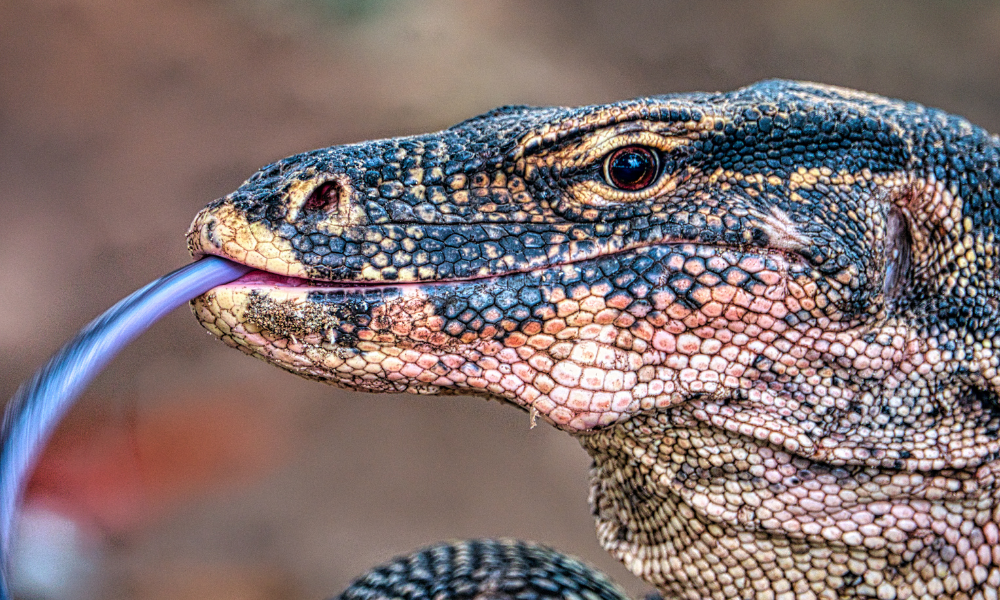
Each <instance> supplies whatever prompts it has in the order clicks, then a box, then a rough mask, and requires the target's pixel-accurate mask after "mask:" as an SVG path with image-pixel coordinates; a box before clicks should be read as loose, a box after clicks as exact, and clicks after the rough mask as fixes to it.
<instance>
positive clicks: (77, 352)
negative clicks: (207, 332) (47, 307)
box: [0, 256, 251, 600]
mask: <svg viewBox="0 0 1000 600" xmlns="http://www.w3.org/2000/svg"><path fill="white" fill-rule="evenodd" d="M250 270H251V268H250V267H247V266H245V265H240V264H236V263H233V262H230V261H228V260H225V259H222V258H218V257H215V256H209V257H206V258H203V259H201V260H199V261H196V262H194V263H191V264H190V265H187V266H186V267H182V268H180V269H177V270H176V271H174V272H173V273H170V274H169V275H165V276H163V277H161V278H159V279H157V280H156V281H154V282H152V283H150V284H149V285H147V286H146V287H144V288H142V289H140V290H138V291H137V292H134V293H133V294H132V295H130V296H128V297H127V298H125V299H124V300H122V301H121V302H119V303H118V304H115V305H114V306H112V307H111V308H110V309H108V310H107V312H105V313H104V314H103V315H101V316H100V317H98V318H96V319H94V320H93V321H92V322H91V323H90V324H89V325H87V326H86V327H84V328H83V329H82V330H80V333H78V334H76V337H74V338H73V339H72V340H70V341H69V343H67V344H66V345H65V346H63V347H62V348H61V349H60V350H59V351H58V352H56V353H55V355H53V356H52V358H50V359H49V361H48V362H47V363H45V366H44V367H42V368H41V369H39V370H38V371H37V372H36V373H35V375H34V376H33V377H32V378H31V379H29V380H28V381H25V382H24V383H23V384H22V385H21V387H20V388H19V389H18V390H17V393H16V394H14V397H13V398H11V401H10V403H9V404H8V405H7V410H6V412H5V414H4V418H3V425H2V426H0V600H8V599H9V598H10V592H9V588H8V585H7V568H8V565H9V563H10V542H11V537H12V536H13V528H14V521H15V517H16V516H17V509H18V505H19V503H20V500H21V494H22V493H23V491H24V486H25V484H26V483H27V479H28V476H29V475H30V474H31V470H32V467H33V466H34V464H35V461H36V460H37V459H38V456H39V455H40V454H41V451H42V448H43V447H44V446H45V443H46V441H48V439H49V436H50V435H51V434H52V431H53V429H55V426H56V424H57V423H58V422H59V419H61V418H62V416H63V415H64V414H65V413H66V411H67V410H68V409H69V407H70V406H71V405H72V404H73V402H74V401H76V399H77V398H78V397H79V396H80V394H81V393H82V392H83V390H84V389H86V387H87V385H88V384H89V383H90V382H91V380H93V379H94V377H96V376H97V374H98V373H100V372H101V370H102V369H103V368H104V367H105V365H107V364H108V362H110V361H111V359H112V358H113V357H114V356H115V355H116V354H118V351H119V350H121V349H122V348H124V347H125V346H127V345H128V344H129V342H131V341H132V340H134V339H135V338H136V337H138V336H139V334H140V333H142V332H143V331H145V330H146V329H148V328H149V327H151V326H152V325H153V323H156V322H157V321H159V320H160V319H161V318H163V316H164V315H166V314H167V313H169V312H170V311H172V310H174V309H175V308H177V307H178V306H180V305H182V304H184V303H185V302H187V301H189V300H191V299H192V298H195V297H197V296H200V295H201V294H204V293H205V292H207V291H208V290H210V289H212V288H214V287H216V286H218V285H222V284H225V283H229V282H230V281H233V280H234V279H237V278H238V277H240V276H241V275H243V274H244V273H246V272H247V271H250Z"/></svg>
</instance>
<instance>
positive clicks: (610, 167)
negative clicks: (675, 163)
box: [604, 146, 660, 192]
mask: <svg viewBox="0 0 1000 600" xmlns="http://www.w3.org/2000/svg"><path fill="white" fill-rule="evenodd" d="M659 170H660V159H659V157H658V156H657V154H656V152H654V151H653V150H651V149H649V148H647V147H645V146H625V147H623V148H618V149H617V150H615V151H614V152H612V153H611V154H609V155H608V157H607V158H606V159H604V179H605V181H607V182H608V183H609V184H611V185H612V186H614V187H616V188H618V189H620V190H626V191H629V192H635V191H638V190H641V189H643V188H644V187H647V186H649V184H651V183H653V181H654V180H655V179H656V175H657V174H658V172H659Z"/></svg>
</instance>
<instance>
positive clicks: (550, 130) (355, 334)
mask: <svg viewBox="0 0 1000 600" xmlns="http://www.w3.org/2000/svg"><path fill="white" fill-rule="evenodd" d="M997 181H1000V168H998V151H997V141H996V139H995V138H992V137H990V136H989V135H987V134H986V133H984V132H983V131H982V130H980V129H978V128H975V127H973V126H972V125H970V124H969V123H968V122H966V121H964V120H962V119H960V118H957V117H954V116H950V115H947V114H945V113H942V112H940V111H935V110H932V109H926V108H924V107H921V106H918V105H914V104H907V103H903V102H898V101H893V100H889V99H885V98H881V97H878V96H872V95H867V94H862V93H859V92H853V91H850V90H845V89H840V88H832V87H828V86H821V85H815V84H802V83H794V82H784V81H771V82H763V83H760V84H757V85H754V86H750V87H747V88H744V89H741V90H738V91H735V92H732V93H726V94H702V93H697V94H681V95H672V96H660V97H653V98H644V99H638V100H633V101H626V102H620V103H616V104H609V105H601V106H591V107H583V108H528V107H506V108H501V109H497V110H495V111H491V112H489V113H486V114H484V115H482V116H480V117H476V118H474V119H471V120H468V121H465V122H463V123H460V124H458V125H456V126H455V127H452V128H450V129H447V130H444V131H441V132H438V133H434V134H428V135H419V136H413V137H407V138H397V139H390V140H380V141H372V142H366V143H361V144H354V145H347V146H337V147H331V148H326V149H322V150H317V151H314V152H308V153H305V154H300V155H297V156H293V157H290V158H287V159H284V160H282V161H279V162H277V163H274V164H272V165H270V166H267V167H265V168H263V169H262V170H260V171H259V172H258V173H256V174H255V175H253V176H252V177H251V178H250V179H249V180H248V181H247V182H246V183H244V184H243V185H242V186H241V187H240V188H239V189H238V190H236V191H235V192H233V193H232V194H230V195H228V196H226V197H225V198H222V199H220V200H218V201H216V202H214V203H212V204H211V205H209V206H208V207H207V208H205V209H204V210H203V211H202V212H200V213H199V214H198V216H197V217H196V218H195V221H194V223H193V225H192V227H191V230H190V231H189V234H188V243H189V246H190V249H191V251H192V253H193V254H194V255H196V256H198V255H202V254H215V255H219V256H223V257H226V258H229V259H232V260H235V261H237V262H241V263H245V264H248V265H250V266H253V267H254V268H256V269H257V270H256V271H253V272H251V273H250V274H248V275H246V276H244V277H243V278H241V279H239V280H237V281H236V282H234V283H231V284H228V285H225V286H221V287H218V288H215V289H214V290H212V291H211V292H209V293H208V294H206V295H204V296H202V297H200V298H198V299H197V300H196V301H195V303H194V307H195V312H196V315H197V316H198V318H199V320H201V322H202V323H203V324H204V325H205V326H206V327H207V328H208V329H209V330H210V331H212V332H213V333H214V334H216V335H217V336H219V337H220V338H222V339H223V341H225V342H226V343H227V344H230V345H232V346H234V347H237V348H239V349H240V350H242V351H244V352H246V353H248V354H251V355H254V356H257V357H259V358H262V359H264V360H266V361H268V362H271V363H273V364H276V365H278V366H280V367H282V368H285V369H288V370H290V371H293V372H295V373H297V374H299V375H302V376H305V377H309V378H314V379H319V380H323V381H327V382H329V383H332V384H335V385H338V386H342V387H347V388H353V389H359V390H365V391H385V392H414V393H422V394H443V393H463V394H481V395H487V396H489V397H491V398H497V399H501V400H503V401H506V402H509V403H511V404H514V405H517V406H519V407H521V408H524V409H525V410H530V411H531V412H532V414H533V415H535V414H537V415H539V416H541V417H542V418H543V419H545V420H547V421H549V422H551V423H552V424H554V425H556V426H557V427H560V428H562V429H564V430H567V431H569V432H570V433H573V434H575V435H578V436H579V437H580V439H581V442H582V443H583V445H584V446H585V447H586V448H587V449H588V451H590V452H591V454H592V455H593V456H594V458H595V467H594V473H593V478H594V487H593V490H594V495H593V498H592V502H593V504H594V507H595V514H596V515H597V518H598V523H599V532H600V535H601V538H602V541H603V542H604V543H605V545H606V546H607V547H608V548H609V549H611V550H612V551H613V552H614V553H616V554H618V555H619V556H620V557H621V558H622V559H623V560H624V561H625V562H626V564H627V565H628V566H630V567H631V568H632V569H633V570H634V571H636V572H637V573H640V574H642V575H643V576H645V577H646V578H648V579H649V580H651V581H653V582H654V583H657V584H658V585H660V586H661V589H664V590H667V591H673V592H677V593H680V591H681V590H685V589H687V590H690V589H696V590H699V592H698V593H702V594H704V595H708V594H710V593H719V594H722V593H728V592H726V591H725V590H726V589H727V588H726V586H727V585H728V586H730V587H732V586H733V585H734V584H733V581H734V578H733V576H732V573H734V572H735V571H739V570H741V569H742V571H743V572H744V573H746V572H747V571H750V570H752V569H750V568H749V567H746V566H744V567H739V566H738V565H739V564H742V563H741V562H740V561H741V560H742V561H743V562H745V563H747V564H748V565H749V564H750V563H753V564H754V565H757V566H756V567H754V568H758V569H763V571H761V572H760V573H758V575H757V576H756V577H758V579H760V580H764V579H768V578H770V579H771V580H772V581H775V578H780V577H789V575H788V574H787V573H789V572H793V571H795V570H796V569H798V571H799V572H800V574H801V576H800V577H799V579H797V580H794V579H793V581H802V582H806V583H804V584H802V585H804V586H805V587H803V589H814V588H815V590H819V589H820V588H822V589H840V590H844V589H847V588H848V587H851V586H854V587H857V586H863V585H874V586H875V587H877V586H878V585H879V584H880V583H883V581H882V580H880V581H879V582H875V584H871V582H865V581H862V582H859V581H857V580H856V578H852V577H851V575H850V571H852V570H853V571H857V570H858V569H859V568H860V567H856V566H851V567H850V568H839V567H838V568H829V569H828V568H825V567H824V568H822V569H820V571H821V575H822V576H821V577H820V578H818V579H816V580H815V581H812V580H810V579H809V573H810V572H814V571H816V569H819V567H817V566H816V565H817V564H818V563H817V561H822V560H825V561H827V563H829V561H830V560H831V558H830V557H831V556H832V554H831V553H833V554H836V555H837V556H845V557H847V558H844V560H843V564H847V562H848V559H849V558H850V557H851V556H853V555H852V554H851V553H852V552H856V553H857V556H858V557H861V556H862V555H863V557H866V558H864V559H863V560H862V559H860V558H859V559H858V560H860V561H861V562H860V564H861V565H863V566H864V568H865V569H870V568H875V567H878V566H880V565H881V566H883V567H885V566H886V565H890V566H891V565H892V564H895V565H897V566H898V565H899V564H901V562H900V561H904V559H905V561H908V564H910V565H912V564H915V561H916V562H919V560H922V559H921V557H925V558H926V556H929V554H928V552H930V550H928V548H930V547H931V545H932V541H933V539H937V538H938V537H939V536H940V535H941V534H940V532H938V531H937V530H936V529H934V527H935V526H934V525H933V523H936V522H942V523H945V524H946V525H942V526H941V527H945V526H948V527H950V526H951V525H947V523H948V520H947V519H946V518H945V516H942V515H940V514H938V515H937V516H934V515H932V513H933V510H932V505H934V502H936V501H941V500H942V498H946V497H947V498H951V499H952V500H954V501H960V502H967V504H962V506H963V507H967V506H973V505H975V506H980V505H982V506H985V504H989V502H986V503H985V504H984V502H985V501H984V500H983V498H993V497H995V494H994V492H993V491H992V490H993V487H991V486H993V483H992V473H993V467H992V465H993V462H994V460H995V459H996V457H997V455H998V453H1000V442H998V439H997V438H998V435H1000V404H998V403H997V393H998V390H1000V375H998V373H997V366H998V360H997V358H996V355H995V354H994V351H993V344H994V339H995V337H996V327H997V309H998V300H997V295H998V290H997V266H996V258H997V257H996V250H995V235H996V233H997V231H996V229H997V221H996V220H997V217H998V215H1000V204H998V203H997V201H996V199H995V197H994V195H995V193H996V190H995V185H996V182H997ZM934 478H938V479H934ZM873 482H876V483H873ZM956 486H957V487H956ZM886 490H888V491H886ZM896 499H899V501H898V502H887V503H886V505H885V506H883V505H880V504H878V503H879V502H884V501H887V500H896ZM793 501H794V502H793ZM977 503H979V504H977ZM989 506H992V504H989ZM900 507H902V508H900ZM897 509H898V510H897ZM893 510H897V512H898V513H899V514H898V515H896V516H894V517H892V519H891V521H892V522H891V523H890V522H889V521H888V520H886V519H881V520H879V518H880V517H882V516H884V515H886V514H890V512H891V511H893ZM962 510H966V508H963V509H962ZM984 510H985V509H984ZM989 510H992V508H989V509H988V510H987V512H989ZM893 514H895V513H893ZM858 515H861V516H860V517H858ZM914 515H917V516H916V517H915V516H914ZM921 515H924V516H921ZM966 516H968V515H966ZM937 517H940V519H938V518H937ZM963 518H965V517H963ZM976 518H978V517H976ZM935 519H937V520H935ZM903 521H905V524H903V525H899V526H897V525H898V524H899V523H902V522H903ZM969 522H972V523H978V521H976V520H975V519H972V520H970V521H969ZM976 526H977V527H979V528H980V529H979V531H980V539H983V536H984V535H986V534H984V533H983V532H984V531H985V529H983V527H984V526H983V525H982V524H979V525H976ZM955 527H959V526H958V525H955ZM866 528H867V529H866ZM939 528H940V527H939ZM958 530H959V529H956V531H958ZM859 531H860V532H862V533H859ZM991 531H993V532H996V527H995V526H994V527H993V529H992V530H991ZM962 535H964V536H966V539H967V536H968V533H962ZM741 536H743V537H741ZM747 536H749V537H747ZM993 536H994V537H996V533H993ZM987 537H988V536H987ZM709 540H714V542H713V543H715V542H720V540H722V542H720V544H721V545H720V546H719V548H721V549H720V550H716V549H713V548H712V547H709V545H708V541H709ZM725 542H728V543H730V544H731V545H732V544H735V546H732V547H730V546H726V545H725ZM925 542H926V543H925ZM949 543H951V542H949ZM796 544H798V545H799V546H797V547H796V546H795V545H796ZM959 546H960V545H959V544H958V543H957V542H955V543H952V547H954V548H958V547H959ZM734 547H735V548H736V549H737V550H741V551H742V552H743V554H746V549H747V548H754V549H755V550H754V551H753V552H751V553H750V554H752V555H753V556H749V557H746V558H745V560H743V559H739V560H737V559H736V558H733V557H734V556H736V555H738V554H739V552H736V551H734V550H733V548H734ZM795 548H797V549H795ZM816 548H822V549H825V550H822V551H820V552H819V553H817V552H816V551H814V550H815V549H816ZM781 549H784V551H786V554H787V553H789V552H790V553H791V554H792V555H794V556H798V557H799V558H797V559H795V560H793V561H792V562H789V563H788V565H791V566H788V565H786V566H785V567H783V568H782V569H781V573H780V574H779V575H780V577H779V575H774V576H773V577H772V575H773V574H772V575H769V574H767V569H766V568H765V566H766V564H772V566H773V565H774V564H778V563H777V562H776V561H778V560H779V558H780V557H781V556H784V555H783V554H782V550H781ZM966 549H967V548H966ZM823 552H825V553H826V554H823ZM934 552H937V554H934V556H938V557H941V556H943V554H942V553H941V549H940V548H936V549H935V550H934ZM955 552H957V550H955ZM837 553H839V554H837ZM945 554H947V553H945ZM872 556H874V557H875V558H872V559H871V560H873V561H875V562H871V563H869V562H865V561H867V560H868V558H870V557H872ZM893 556H896V557H897V558H895V559H894V558H892V557H893ZM952 556H954V554H952ZM802 557H804V558H802ZM817 557H820V558H817ZM893 560H895V561H896V562H895V563H892V561H893ZM927 560H929V559H927ZM941 560H944V559H941ZM969 560H973V559H969ZM975 560H979V558H978V557H977V558H975ZM699 561H701V562H699ZM727 561H728V562H727ZM733 561H736V562H735V563H733ZM762 561H763V562H762ZM767 561H770V563H768V562H767ZM802 561H805V562H802ZM878 561H882V562H881V563H880V562H878ZM702 563H704V564H702ZM946 563H947V561H945V562H944V563H942V564H946ZM733 564H737V567H733ZM935 564H936V563H935ZM963 564H965V563H963ZM970 564H971V563H970ZM977 564H978V563H977ZM761 565H764V566H761ZM935 568H936V567H935ZM949 568H950V567H949ZM901 569H902V567H899V569H897V571H898V573H903V570H901ZM969 569H970V572H971V569H972V567H969ZM883 570H885V569H883ZM910 572H917V571H913V570H912V569H911V570H910V571H906V573H910ZM726 574H728V575H726ZM727 577H728V579H727ZM888 577H889V576H888V575H887V576H886V579H885V581H888V579H887V578H888ZM908 577H909V575H905V574H900V575H899V578H902V579H900V581H902V582H903V583H906V582H910V583H906V584H907V585H910V586H911V588H910V589H911V591H912V590H913V589H916V588H913V585H916V584H913V583H912V581H918V580H919V581H921V582H924V585H925V587H926V585H927V582H928V581H932V580H934V578H935V577H938V579H939V580H940V577H939V576H938V575H933V574H932V576H931V577H929V578H923V579H921V577H923V576H922V575H921V576H920V577H918V578H917V579H916V580H913V579H912V578H910V579H907V578H908ZM955 577H958V575H955ZM911 580H912V581H911ZM942 581H943V580H942ZM956 581H957V579H956ZM998 581H1000V573H998ZM727 582H728V583H727ZM813 584H815V585H813ZM893 585H896V584H893ZM900 585H902V584H900ZM942 585H943V584H942ZM810 586H812V587H810ZM823 586H825V587H823ZM800 587H802V586H800ZM897 588H898V586H897ZM897 588H894V589H897ZM734 589H736V588H734ZM795 589H798V588H795ZM857 589H860V588H857ZM873 589H874V588H873ZM898 589H902V588H898ZM817 593H818V592H817Z"/></svg>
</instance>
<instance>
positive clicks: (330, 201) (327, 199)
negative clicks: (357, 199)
mask: <svg viewBox="0 0 1000 600" xmlns="http://www.w3.org/2000/svg"><path fill="white" fill-rule="evenodd" d="M339 201H340V186H339V185H337V182H336V181H328V182H326V183H324V184H322V185H319V186H317V187H316V189H315V190H313V192H312V194H310V195H309V199H308V200H306V203H305V205H303V207H302V210H305V211H307V212H313V211H324V212H327V211H329V210H331V209H335V208H336V207H337V205H338V203H339Z"/></svg>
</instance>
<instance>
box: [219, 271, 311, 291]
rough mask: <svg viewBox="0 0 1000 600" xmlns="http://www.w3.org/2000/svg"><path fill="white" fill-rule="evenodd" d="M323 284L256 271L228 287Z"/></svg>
mask: <svg viewBox="0 0 1000 600" xmlns="http://www.w3.org/2000/svg"><path fill="white" fill-rule="evenodd" d="M321 283H324V282H317V281H312V280H309V279H302V278H301V277H288V276H285V275H278V274H277V273H269V272H268V271H260V270H257V269H254V270H253V271H250V272H249V273H247V274H246V275H244V276H242V277H240V278H239V279H237V280H236V281H233V282H231V283H229V284H227V285H265V286H281V287H303V286H315V285H317V284H321ZM327 285H330V284H327Z"/></svg>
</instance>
